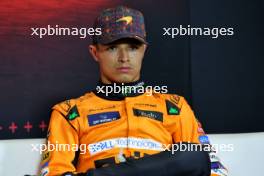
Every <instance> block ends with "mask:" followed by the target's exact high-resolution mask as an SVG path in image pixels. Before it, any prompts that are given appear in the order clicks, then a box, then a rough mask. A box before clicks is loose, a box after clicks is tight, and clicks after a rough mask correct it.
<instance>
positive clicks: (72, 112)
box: [67, 105, 80, 120]
mask: <svg viewBox="0 0 264 176" xmlns="http://www.w3.org/2000/svg"><path fill="white" fill-rule="evenodd" d="M77 117H80V114H79V111H78V109H77V106H76V105H75V106H73V107H72V108H71V110H70V112H69V113H68V115H67V119H69V120H74V119H75V118H77Z"/></svg>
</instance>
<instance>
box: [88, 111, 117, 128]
mask: <svg viewBox="0 0 264 176" xmlns="http://www.w3.org/2000/svg"><path fill="white" fill-rule="evenodd" d="M87 117H88V123H89V126H94V125H99V124H102V123H107V122H112V121H115V120H118V119H120V114H119V112H118V111H112V112H103V113H97V114H90V115H88V116H87Z"/></svg>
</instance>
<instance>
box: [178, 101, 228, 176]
mask: <svg viewBox="0 0 264 176" xmlns="http://www.w3.org/2000/svg"><path fill="white" fill-rule="evenodd" d="M180 99H181V100H180V102H179V105H180V107H179V110H180V113H179V121H178V123H177V124H178V125H177V128H176V129H177V130H176V131H175V132H174V133H173V140H174V142H191V143H199V144H206V145H208V146H211V145H210V142H209V138H208V136H207V135H206V134H205V132H204V130H203V128H202V125H201V123H200V122H199V121H198V120H197V119H196V117H195V115H194V113H193V111H192V109H191V107H190V106H189V105H188V103H187V101H186V100H185V99H184V98H183V97H181V98H180ZM209 148H211V147H209ZM209 156H210V160H211V176H226V175H227V169H226V168H225V167H224V166H223V164H222V162H221V161H220V159H219V158H218V157H217V156H216V152H215V151H214V149H212V148H211V149H210V152H209Z"/></svg>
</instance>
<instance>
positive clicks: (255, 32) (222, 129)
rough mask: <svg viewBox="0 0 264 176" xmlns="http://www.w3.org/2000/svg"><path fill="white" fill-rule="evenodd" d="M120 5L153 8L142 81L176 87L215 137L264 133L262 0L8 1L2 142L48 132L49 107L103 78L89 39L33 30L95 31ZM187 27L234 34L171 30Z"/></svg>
mask: <svg viewBox="0 0 264 176" xmlns="http://www.w3.org/2000/svg"><path fill="white" fill-rule="evenodd" d="M118 4H120V5H121V4H122V5H128V6H130V7H134V8H136V9H139V10H141V11H142V12H143V13H144V16H145V20H146V27H147V35H148V41H149V43H150V45H149V47H148V50H147V53H146V56H145V59H144V63H143V70H142V77H143V79H144V80H146V82H147V83H148V84H151V85H167V86H168V88H169V91H170V93H177V94H180V95H183V96H185V97H186V98H187V99H188V101H189V103H190V104H191V105H192V107H193V109H194V111H195V113H196V115H197V117H198V118H199V119H200V121H201V122H202V123H203V124H204V127H205V129H206V131H207V132H208V133H237V132H256V131H264V127H263V126H262V124H263V122H264V120H263V113H262V105H263V103H262V99H263V91H262V90H263V71H262V69H261V68H262V66H263V63H264V62H263V60H262V59H263V56H264V54H263V44H262V43H261V41H262V42H263V33H262V31H263V27H264V26H263V22H262V21H263V10H264V9H263V6H264V5H263V1H260V0H259V1H258V0H254V1H250V2H249V1H246V0H240V1H239V0H236V1H232V2H230V1H228V0H225V1H219V2H217V1H214V2H211V1H209V0H208V1H207V0H206V1H202V2H201V1H194V0H190V1H186V0H176V1H175V0H163V1H154V0H152V1H151V0H144V1H142V0H129V1H128V0H126V1H124V0H123V1H121V0H120V1H119V0H116V1H110V0H92V1H73V0H64V1H52V0H47V1H44V2H37V1H24V0H23V1H8V0H4V1H1V2H0V90H1V92H0V100H1V102H0V107H1V111H0V139H11V138H37V137H44V136H45V134H46V130H47V128H46V125H48V121H49V115H50V108H51V107H52V106H53V105H54V104H56V103H58V102H60V101H63V100H65V99H69V98H74V97H78V96H81V95H82V94H84V93H85V92H87V91H90V90H92V89H93V88H94V86H95V85H96V83H97V80H98V76H99V75H98V67H97V64H96V63H95V62H94V61H93V60H92V59H91V57H90V55H89V53H88V47H87V46H88V44H89V43H90V38H89V37H87V38H86V39H80V38H78V37H75V36H64V37H62V36H57V37H55V36H52V37H44V38H42V39H39V38H37V37H36V36H31V35H30V34H31V30H30V27H44V26H47V25H48V24H50V25H56V24H58V25H60V26H61V27H73V26H76V27H79V28H80V27H92V22H93V19H94V17H95V16H96V15H97V14H98V12H99V11H101V10H102V9H104V8H107V7H113V6H116V5H118ZM180 24H181V25H185V26H186V25H188V24H190V25H191V26H194V27H196V26H198V27H233V28H234V32H235V34H234V36H229V37H226V36H225V37H219V38H217V39H212V38H210V37H203V36H193V37H187V36H182V37H176V38H174V39H172V38H169V37H168V36H163V35H162V34H163V33H164V31H163V29H162V28H163V27H179V25H180ZM12 124H13V125H12ZM26 124H28V125H27V126H26ZM41 124H42V126H40V125H41ZM30 125H31V126H30ZM12 126H13V127H15V129H14V130H13V131H12ZM27 127H29V128H28V129H27Z"/></svg>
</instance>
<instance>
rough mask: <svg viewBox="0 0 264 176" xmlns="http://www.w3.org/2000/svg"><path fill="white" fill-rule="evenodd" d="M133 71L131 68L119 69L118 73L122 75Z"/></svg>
mask: <svg viewBox="0 0 264 176" xmlns="http://www.w3.org/2000/svg"><path fill="white" fill-rule="evenodd" d="M131 69H132V68H131V67H118V68H117V71H118V72H121V73H128V72H129V71H130V70H131Z"/></svg>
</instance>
